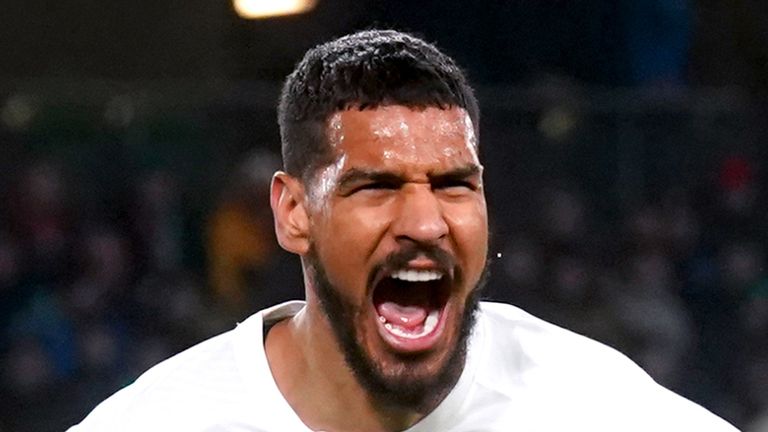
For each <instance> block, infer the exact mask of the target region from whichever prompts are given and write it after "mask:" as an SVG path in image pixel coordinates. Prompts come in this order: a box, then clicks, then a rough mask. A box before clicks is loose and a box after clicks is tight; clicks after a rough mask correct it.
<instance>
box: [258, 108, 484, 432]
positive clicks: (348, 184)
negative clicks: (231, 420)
mask: <svg viewBox="0 0 768 432" xmlns="http://www.w3.org/2000/svg"><path fill="white" fill-rule="evenodd" d="M328 129H329V130H328V136H329V141H330V145H331V148H332V149H333V151H334V152H335V154H336V158H335V162H334V163H333V164H331V165H329V166H328V167H326V168H325V169H321V170H319V171H318V173H317V175H316V176H315V179H314V181H313V182H312V183H311V184H308V185H305V184H302V182H301V181H300V180H299V179H297V178H295V177H292V176H289V175H288V174H285V173H282V172H278V173H277V174H276V175H275V177H274V178H273V182H272V191H271V204H272V209H273V212H274V214H275V227H276V232H277V237H278V241H279V242H280V244H281V245H282V246H283V247H284V248H285V249H286V250H288V251H291V252H294V253H296V254H298V255H300V256H302V262H303V264H304V274H305V284H306V291H307V292H306V294H307V306H306V307H305V308H304V309H303V310H302V311H301V312H300V313H299V314H297V315H296V316H294V317H293V318H291V319H288V320H284V321H282V322H280V323H278V324H277V325H275V327H273V329H272V330H271V331H270V333H269V335H268V338H267V341H266V351H267V358H268V360H269V363H270V368H271V369H272V373H273V376H274V378H275V381H276V383H277V385H278V388H279V389H280V390H281V392H282V393H283V395H284V396H285V398H286V400H287V401H288V403H289V404H290V405H291V406H292V407H293V409H294V410H295V411H296V413H297V414H298V415H299V417H300V418H301V419H302V421H304V422H305V423H306V424H307V425H308V426H309V427H310V428H312V429H315V430H334V431H397V430H403V429H405V428H407V427H409V426H410V425H412V424H414V423H416V422H417V421H418V420H420V419H421V418H423V417H424V416H425V415H426V414H428V412H429V411H431V409H434V407H435V406H436V404H437V403H439V402H440V401H441V400H442V399H443V398H444V397H445V396H446V394H447V391H445V392H441V394H439V395H438V397H437V398H436V399H435V403H434V404H433V405H431V406H429V407H428V409H427V410H424V409H423V407H422V408H421V409H417V408H415V407H412V406H393V405H392V404H385V403H383V402H382V401H381V400H378V399H377V398H376V395H371V394H368V393H367V392H366V390H365V389H364V388H363V387H362V386H361V385H360V383H359V382H358V381H357V380H356V378H355V376H354V375H353V374H352V373H351V372H350V371H349V368H348V367H347V365H346V364H345V360H344V356H343V354H342V352H341V350H340V347H339V344H338V341H337V340H336V339H335V336H334V334H333V332H332V330H331V327H330V324H329V321H328V320H329V318H328V316H327V314H325V313H324V310H323V308H322V306H321V305H320V304H319V301H318V299H317V296H316V295H315V281H314V280H313V275H312V271H308V268H307V263H308V260H307V259H306V258H307V256H308V255H307V254H308V253H310V251H311V250H312V249H314V251H313V252H314V253H315V259H316V260H318V261H319V262H320V263H321V264H322V266H323V268H324V269H325V273H326V276H327V279H328V281H329V282H330V283H331V284H332V285H333V286H334V287H335V289H336V290H337V292H338V293H339V294H340V295H341V296H343V298H344V299H345V300H346V301H347V302H349V303H350V304H352V305H355V306H356V308H357V311H358V313H357V314H356V316H355V322H354V325H355V326H356V329H357V332H358V333H357V343H358V344H359V345H360V346H361V347H362V348H363V351H364V352H365V353H366V354H367V356H368V357H369V358H370V359H372V360H373V361H374V362H375V363H376V364H378V365H379V366H380V368H381V370H382V371H384V373H385V374H386V375H387V376H392V377H397V376H399V374H403V373H405V372H407V373H408V374H409V376H412V377H416V379H418V378H419V377H429V376H432V375H434V374H435V373H436V372H437V371H438V370H439V369H440V368H441V367H442V366H444V364H445V363H446V361H447V359H448V358H449V356H450V353H451V352H452V351H453V349H454V348H455V346H456V344H457V340H458V334H457V328H458V326H457V325H455V324H454V323H456V322H457V320H460V318H461V314H462V312H463V310H464V305H465V303H466V300H467V298H468V296H469V295H470V293H471V292H472V290H473V289H475V287H476V285H477V283H478V281H479V279H480V277H481V275H482V273H483V269H484V266H485V259H486V256H487V250H488V240H487V239H488V222H487V213H486V203H485V196H484V191H483V184H482V166H481V165H480V163H479V158H478V152H477V142H476V139H475V135H474V129H473V128H472V123H471V121H469V117H468V116H467V114H466V112H465V111H464V110H463V109H460V108H452V109H445V110H443V109H438V108H426V109H411V108H408V107H404V106H398V105H394V106H383V107H379V108H376V109H370V110H363V111H359V110H357V109H351V110H346V111H341V112H338V113H336V114H334V115H333V116H332V117H331V118H330V119H329V121H328ZM409 245H424V246H427V245H428V246H436V247H439V248H440V249H442V250H444V251H445V252H447V253H449V254H450V255H451V256H452V257H453V258H454V260H455V263H456V268H457V269H458V271H457V273H459V274H461V275H462V277H461V278H457V279H456V280H454V286H453V287H452V290H451V297H450V300H449V302H448V306H447V307H446V309H445V312H444V313H446V314H447V320H448V323H449V325H447V326H446V331H445V332H444V333H443V334H442V336H441V338H440V339H439V340H438V342H437V343H436V344H435V346H434V347H433V348H432V349H430V350H429V351H427V352H424V353H421V354H420V356H419V359H418V361H417V362H414V361H413V360H412V359H411V361H410V362H409V363H408V367H407V371H405V370H404V362H403V359H404V358H403V356H402V353H398V352H397V351H396V350H393V349H392V348H391V347H390V346H389V345H388V344H387V343H386V342H385V341H384V340H383V339H382V338H381V336H380V335H379V333H378V332H377V327H376V326H377V325H378V324H377V321H376V320H377V313H376V311H375V309H374V307H373V303H372V301H371V298H372V292H373V287H371V286H368V281H369V278H370V275H371V272H372V271H373V269H374V268H375V267H376V265H377V264H379V263H381V262H382V261H383V260H384V259H385V257H387V256H388V255H389V254H391V253H393V252H397V251H399V250H401V249H402V248H404V247H406V246H409ZM312 246H313V248H312ZM412 265H413V266H416V267H419V266H426V267H429V266H430V262H429V260H424V259H417V260H415V261H413V262H412ZM442 393H445V394H442Z"/></svg>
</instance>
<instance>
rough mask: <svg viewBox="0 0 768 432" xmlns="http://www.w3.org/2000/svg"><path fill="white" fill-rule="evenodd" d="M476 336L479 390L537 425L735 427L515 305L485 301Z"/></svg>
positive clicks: (618, 357)
mask: <svg viewBox="0 0 768 432" xmlns="http://www.w3.org/2000/svg"><path fill="white" fill-rule="evenodd" d="M477 331H478V338H477V339H478V340H479V345H480V346H479V347H475V346H473V347H472V349H473V350H478V351H481V353H480V354H479V356H478V357H480V358H481V360H480V363H481V365H479V366H478V367H477V371H476V384H477V385H478V386H479V388H481V390H480V391H481V392H482V393H484V394H492V395H494V396H493V398H494V400H497V401H503V402H500V403H508V404H510V407H511V410H513V411H516V412H517V415H520V416H522V417H523V418H528V419H530V421H531V423H532V424H547V425H551V426H552V428H560V427H566V426H568V425H571V426H576V425H578V426H577V427H576V429H580V428H582V427H584V426H586V425H588V426H589V430H702V431H723V432H725V431H734V430H735V429H734V428H733V427H732V426H730V425H729V424H728V423H726V422H725V421H723V420H721V419H720V418H718V417H717V416H715V415H714V414H712V413H710V412H709V411H707V410H706V409H704V408H702V407H700V406H698V405H696V404H695V403H693V402H691V401H688V400H687V399H685V398H683V397H681V396H679V395H677V394H675V393H673V392H671V391H669V390H667V389H665V388H664V387H662V386H660V385H659V384H657V383H656V382H655V381H654V380H653V379H652V378H651V377H650V376H649V375H648V374H647V373H646V372H645V371H643V370H642V369H641V368H640V367H639V366H638V365H637V364H636V363H634V362H633V361H632V360H631V359H629V358H628V357H627V356H625V355H624V354H622V353H620V352H619V351H617V350H615V349H613V348H611V347H609V346H607V345H605V344H602V343H600V342H597V341H595V340H592V339H590V338H587V337H585V336H582V335H579V334H577V333H574V332H572V331H569V330H567V329H564V328H562V327H559V326H557V325H554V324H552V323H548V322H546V321H544V320H542V319H539V318H537V317H535V316H533V315H531V314H529V313H527V312H525V311H523V310H521V309H519V308H517V307H514V306H511V305H507V304H500V303H487V302H484V303H482V304H481V315H480V318H479V320H478V329H477ZM521 407H524V408H523V409H520V408H521ZM561 423H562V424H561ZM545 430H548V429H546V428H545Z"/></svg>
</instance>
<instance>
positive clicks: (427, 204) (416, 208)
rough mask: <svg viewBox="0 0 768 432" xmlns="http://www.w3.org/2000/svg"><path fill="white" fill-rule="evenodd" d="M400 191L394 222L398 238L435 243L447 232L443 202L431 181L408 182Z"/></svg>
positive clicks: (394, 231) (399, 239)
mask: <svg viewBox="0 0 768 432" xmlns="http://www.w3.org/2000/svg"><path fill="white" fill-rule="evenodd" d="M401 193H402V195H401V196H400V205H399V206H398V213H397V215H396V216H395V219H394V221H393V223H392V231H393V234H394V235H395V238H396V239H397V240H398V241H403V240H405V241H412V242H415V243H421V244H430V245H436V244H437V243H438V242H439V241H440V240H441V239H443V238H445V237H446V236H447V235H448V223H447V222H446V220H445V215H444V212H443V206H442V205H441V203H440V201H439V200H438V198H437V197H436V196H435V194H434V192H433V191H432V188H431V187H430V185H423V184H419V185H407V186H406V187H404V188H403V190H402V191H401Z"/></svg>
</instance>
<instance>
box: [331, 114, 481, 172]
mask: <svg viewBox="0 0 768 432" xmlns="http://www.w3.org/2000/svg"><path fill="white" fill-rule="evenodd" d="M328 138H329V144H330V145H331V148H332V149H333V150H334V151H335V152H336V153H337V155H339V157H342V156H343V157H344V158H346V159H363V160H365V159H368V160H370V161H371V162H373V161H376V162H383V163H395V162H412V163H427V164H429V163H434V162H439V161H442V162H447V161H451V160H455V162H457V163H462V164H466V163H474V164H479V161H478V158H477V141H476V138H475V133H474V128H473V125H472V121H471V119H470V118H469V115H468V114H467V113H466V111H465V110H463V109H461V108H450V109H440V108H435V107H429V108H424V109H419V108H409V107H405V106H401V105H392V106H382V107H378V108H375V109H366V110H357V109H350V110H344V111H339V112H337V113H335V114H333V115H332V116H331V118H330V119H329V121H328Z"/></svg>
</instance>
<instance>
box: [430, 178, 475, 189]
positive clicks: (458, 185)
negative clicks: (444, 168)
mask: <svg viewBox="0 0 768 432" xmlns="http://www.w3.org/2000/svg"><path fill="white" fill-rule="evenodd" d="M432 188H433V189H435V190H455V191H456V192H458V191H460V190H469V191H475V190H477V185H476V184H475V183H473V182H471V181H469V180H463V179H445V180H441V181H439V182H435V183H434V184H433V186H432Z"/></svg>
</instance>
